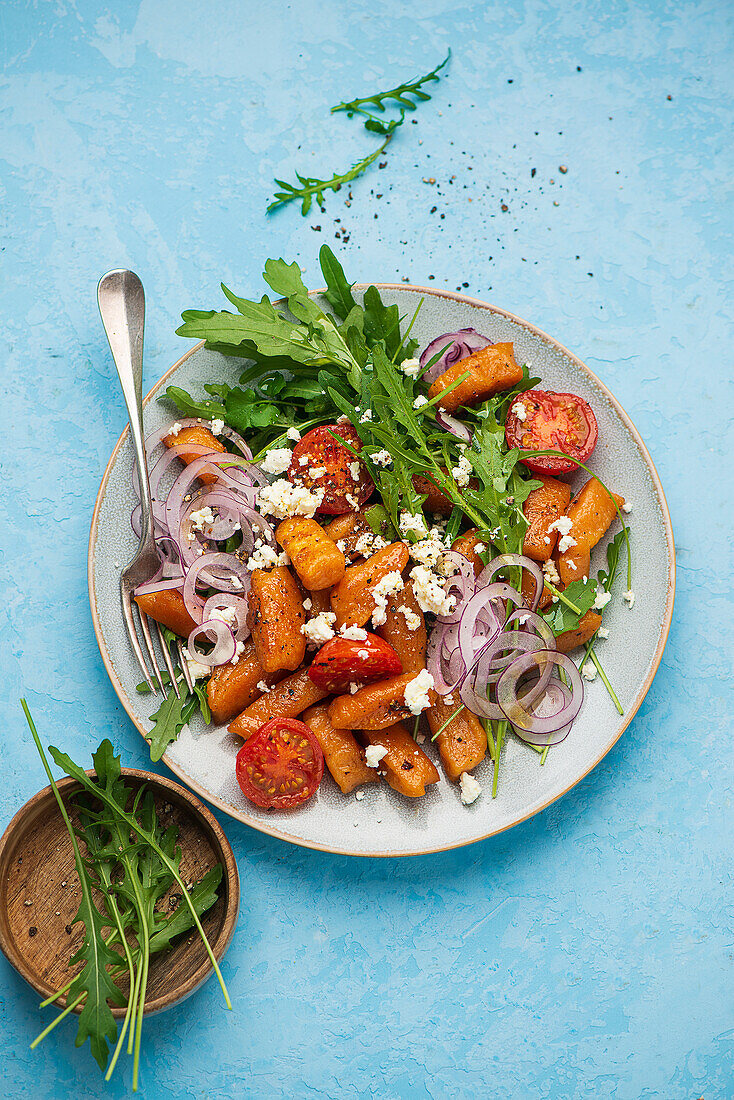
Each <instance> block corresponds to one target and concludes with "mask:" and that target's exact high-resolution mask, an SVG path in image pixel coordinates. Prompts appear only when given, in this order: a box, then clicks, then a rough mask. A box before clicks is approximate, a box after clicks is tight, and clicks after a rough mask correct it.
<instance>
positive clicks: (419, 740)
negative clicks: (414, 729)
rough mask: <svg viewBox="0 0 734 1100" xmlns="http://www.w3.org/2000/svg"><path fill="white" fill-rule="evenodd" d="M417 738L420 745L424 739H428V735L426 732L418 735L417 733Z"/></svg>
mask: <svg viewBox="0 0 734 1100" xmlns="http://www.w3.org/2000/svg"><path fill="white" fill-rule="evenodd" d="M415 739H416V742H417V743H418V744H419V745H422V744H423V742H424V741H425V739H426V735H425V733H419V734H417V735H416V738H415Z"/></svg>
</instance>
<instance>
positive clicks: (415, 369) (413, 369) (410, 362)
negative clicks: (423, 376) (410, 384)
mask: <svg viewBox="0 0 734 1100" xmlns="http://www.w3.org/2000/svg"><path fill="white" fill-rule="evenodd" d="M400 369H401V371H402V372H403V374H407V376H408V378H417V377H418V375H419V374H420V370H421V365H420V360H418V359H403V361H402V363H401V364H400Z"/></svg>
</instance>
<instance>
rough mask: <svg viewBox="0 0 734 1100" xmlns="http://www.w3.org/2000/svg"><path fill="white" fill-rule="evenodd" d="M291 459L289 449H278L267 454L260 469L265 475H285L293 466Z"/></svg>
mask: <svg viewBox="0 0 734 1100" xmlns="http://www.w3.org/2000/svg"><path fill="white" fill-rule="evenodd" d="M291 458H292V455H291V452H290V451H289V449H288V448H287V447H276V448H275V449H274V450H272V451H266V452H265V457H264V458H263V459H262V461H261V463H260V469H261V470H262V471H263V473H265V474H284V473H285V471H286V470H287V469H288V467H289V466H290V464H291Z"/></svg>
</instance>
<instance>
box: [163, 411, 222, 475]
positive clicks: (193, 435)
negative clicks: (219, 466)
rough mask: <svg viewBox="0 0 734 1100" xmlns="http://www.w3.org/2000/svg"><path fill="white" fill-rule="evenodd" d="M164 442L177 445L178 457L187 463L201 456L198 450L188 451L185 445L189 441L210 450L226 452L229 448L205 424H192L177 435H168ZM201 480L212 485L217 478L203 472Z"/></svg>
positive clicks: (173, 445) (170, 445)
mask: <svg viewBox="0 0 734 1100" xmlns="http://www.w3.org/2000/svg"><path fill="white" fill-rule="evenodd" d="M163 442H164V443H165V445H166V446H167V447H175V448H176V450H177V451H178V457H179V458H180V459H181V461H182V462H185V463H186V465H187V466H188V464H189V463H190V462H193V461H194V460H195V459H197V458H201V455H200V454H197V453H196V451H186V450H184V447H185V445H186V444H187V443H193V444H194V445H195V446H197V447H206V448H207V450H209V451H220V452H221V453H224V452H226V450H227V448H226V447H225V446H224V444H223V443H222V441H221V439H218V438H217V437H216V436H215V435H214V433H213V432H210V431H209V429H208V428H205V427H204V425H203V424H192V425H190V426H189V427H188V428H181V430H180V431H179V432H178V433H177V434H176V435H167V436H166V437H165V438H164V440H163ZM199 481H203V482H204V483H205V484H206V485H210V484H211V483H212V482H213V481H216V478H215V477H214V475H213V474H201V475H200V476H199Z"/></svg>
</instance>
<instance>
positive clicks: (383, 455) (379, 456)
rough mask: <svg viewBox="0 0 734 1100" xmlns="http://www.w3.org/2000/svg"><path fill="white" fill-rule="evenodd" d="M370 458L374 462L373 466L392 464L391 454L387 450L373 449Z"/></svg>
mask: <svg viewBox="0 0 734 1100" xmlns="http://www.w3.org/2000/svg"><path fill="white" fill-rule="evenodd" d="M370 458H371V459H372V461H373V462H374V464H375V466H391V465H392V455H391V454H390V452H389V451H385V450H383V451H375V453H374V454H373V455H370Z"/></svg>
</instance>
